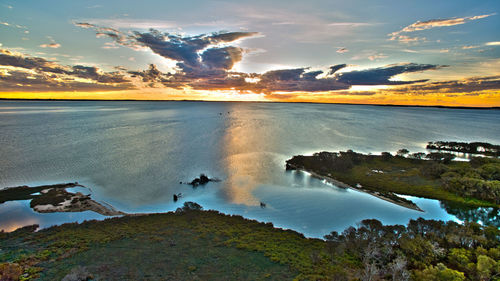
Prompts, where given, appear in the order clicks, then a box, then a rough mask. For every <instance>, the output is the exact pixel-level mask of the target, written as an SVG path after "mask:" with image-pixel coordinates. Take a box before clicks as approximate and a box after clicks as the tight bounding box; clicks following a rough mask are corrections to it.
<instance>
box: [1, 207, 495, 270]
mask: <svg viewBox="0 0 500 281" xmlns="http://www.w3.org/2000/svg"><path fill="white" fill-rule="evenodd" d="M190 206H194V207H195V209H198V206H199V205H195V204H190V203H188V204H185V207H184V208H183V209H179V210H178V211H177V212H176V213H165V214H152V215H143V216H124V217H121V218H111V219H106V220H104V221H88V222H84V223H81V224H77V223H72V224H64V225H61V226H56V227H51V228H49V229H44V230H41V231H38V232H33V231H34V230H35V227H25V228H22V229H19V230H17V231H15V232H12V233H1V234H0V248H1V249H2V251H1V252H0V276H1V277H0V279H1V278H4V276H10V277H9V278H10V279H7V278H5V279H6V280H28V279H33V278H39V279H41V280H60V279H62V278H63V277H64V276H67V275H68V274H69V275H71V274H73V275H77V274H79V276H83V275H88V276H92V277H93V278H95V279H98V280H123V279H130V278H131V279H141V280H168V279H175V280H200V279H201V280H291V279H294V278H295V279H297V280H406V279H414V280H478V279H479V280H495V278H497V279H498V276H499V275H498V274H499V272H500V271H499V269H500V263H499V262H498V261H499V259H500V242H499V237H500V233H499V231H498V229H497V228H495V227H483V226H480V225H478V224H474V223H471V224H466V225H460V224H457V223H454V222H447V223H444V222H440V221H427V220H423V219H419V220H415V221H413V220H412V221H410V223H409V224H408V226H406V227H405V226H402V225H393V226H383V225H382V224H381V223H380V222H379V221H377V220H365V221H362V222H361V223H360V224H359V226H358V228H354V227H351V228H348V229H346V230H345V231H344V232H342V233H340V234H339V233H337V232H332V233H331V234H329V235H327V236H326V237H325V238H326V241H325V240H320V239H308V238H304V236H303V235H302V234H300V233H297V232H294V231H291V230H282V229H277V228H274V227H273V225H272V224H270V223H267V224H266V223H259V222H256V221H253V220H247V219H244V218H243V217H241V216H229V215H223V214H220V213H218V212H216V211H201V210H192V209H191V207H190ZM79 265H81V266H85V268H78V266H79ZM16 278H17V279H16ZM2 280H3V279H2Z"/></svg>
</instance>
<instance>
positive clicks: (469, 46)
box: [462, 45, 480, 50]
mask: <svg viewBox="0 0 500 281" xmlns="http://www.w3.org/2000/svg"><path fill="white" fill-rule="evenodd" d="M479 47H480V46H477V45H466V46H462V50H469V49H476V48H479Z"/></svg>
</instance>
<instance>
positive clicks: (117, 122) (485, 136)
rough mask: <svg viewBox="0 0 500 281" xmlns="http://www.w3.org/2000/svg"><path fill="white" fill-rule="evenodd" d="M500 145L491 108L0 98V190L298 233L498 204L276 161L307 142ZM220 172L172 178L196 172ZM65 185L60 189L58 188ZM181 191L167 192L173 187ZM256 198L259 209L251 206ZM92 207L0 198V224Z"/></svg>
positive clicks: (485, 219)
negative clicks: (46, 188) (78, 192)
mask: <svg viewBox="0 0 500 281" xmlns="http://www.w3.org/2000/svg"><path fill="white" fill-rule="evenodd" d="M439 140H444V141H464V142H471V141H481V142H489V143H494V144H500V110H487V109H457V108H433V107H396V106H371V105H345V104H306V103H262V102H190V101H157V102H154V101H7V100H4V101H0V188H6V187H13V186H20V185H29V186H36V185H43V184H57V183H66V182H78V183H80V184H82V185H84V186H85V188H84V191H83V192H87V193H88V194H90V195H91V196H92V198H93V199H94V200H96V201H99V202H103V203H107V204H110V205H112V206H113V207H114V208H115V209H118V210H120V211H123V212H127V213H156V212H169V211H174V210H176V209H177V208H179V207H181V206H182V205H183V203H184V202H186V201H193V202H196V203H198V204H200V205H201V206H202V207H203V208H204V209H206V210H217V211H220V212H222V213H226V214H231V215H241V216H243V217H245V218H248V219H255V220H258V221H261V222H271V223H273V225H274V226H275V227H279V228H285V229H292V230H295V231H298V232H301V233H303V234H304V235H305V236H306V237H317V238H321V237H323V236H324V235H326V234H328V233H330V232H331V231H339V232H340V231H342V230H343V229H345V228H347V227H349V226H356V224H357V223H359V222H360V221H361V220H363V219H368V218H370V219H371V218H374V219H378V220H380V221H382V222H383V223H384V224H407V223H408V221H409V220H410V219H416V218H419V217H423V218H426V219H436V220H453V221H457V222H462V221H464V220H474V221H478V222H480V223H491V222H493V223H495V221H496V222H498V220H499V216H498V210H497V209H492V208H470V207H466V206H457V205H452V204H449V203H446V202H439V201H437V200H431V199H424V198H417V197H412V196H404V197H405V198H407V199H409V200H411V201H413V202H414V203H416V204H417V205H418V206H419V207H420V208H421V209H422V210H423V212H420V211H416V210H412V209H408V208H405V207H402V206H399V205H395V204H393V203H390V202H388V201H384V200H382V199H379V198H377V197H374V196H372V195H370V194H366V193H363V192H359V191H356V190H352V189H344V188H339V187H336V186H334V185H332V184H330V183H327V182H325V181H323V180H321V179H317V178H314V177H312V176H311V175H310V174H308V173H305V172H300V171H286V170H285V161H286V160H287V159H289V158H291V157H292V156H294V155H299V154H301V155H311V154H313V153H314V152H319V151H345V150H348V149H352V150H354V151H356V152H361V153H372V154H379V153H381V152H383V151H387V152H391V153H393V154H394V153H395V152H396V151H397V150H399V149H401V148H406V149H408V150H410V152H411V153H413V152H426V149H425V146H426V144H427V142H429V141H439ZM202 173H203V174H206V175H207V176H209V177H213V178H218V179H220V181H219V182H210V183H208V184H206V185H203V186H198V187H192V186H190V185H187V184H184V183H185V182H190V181H191V180H193V179H194V178H196V177H198V176H199V175H200V174H202ZM68 191H71V190H68ZM179 193H181V194H182V196H181V197H180V198H179V200H178V201H176V202H174V200H173V194H179ZM261 203H264V204H265V207H264V206H263V204H261ZM104 218H105V217H104V216H102V215H99V214H97V213H94V212H92V211H85V212H78V213H76V212H75V213H43V214H40V213H36V212H34V211H33V210H32V209H31V208H30V207H29V201H27V200H22V201H9V202H5V203H3V204H0V229H1V230H4V231H12V230H14V229H16V228H18V227H22V226H25V225H31V224H39V225H40V227H42V228H43V227H49V226H51V225H56V224H61V223H66V222H82V221H84V220H92V219H104Z"/></svg>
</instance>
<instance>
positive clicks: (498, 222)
mask: <svg viewBox="0 0 500 281" xmlns="http://www.w3.org/2000/svg"><path fill="white" fill-rule="evenodd" d="M441 207H443V208H444V209H445V210H446V211H447V212H448V213H450V214H453V215H454V216H456V217H457V218H459V219H460V220H462V221H475V222H480V223H482V224H484V225H493V226H496V227H498V228H500V211H499V209H498V208H476V207H471V206H467V205H464V204H460V203H453V202H441Z"/></svg>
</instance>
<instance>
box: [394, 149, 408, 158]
mask: <svg viewBox="0 0 500 281" xmlns="http://www.w3.org/2000/svg"><path fill="white" fill-rule="evenodd" d="M408 153H410V151H409V150H408V149H406V148H401V149H400V150H398V151H397V152H396V155H397V156H401V157H403V156H405V155H406V154H408Z"/></svg>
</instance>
